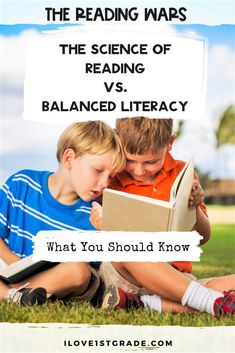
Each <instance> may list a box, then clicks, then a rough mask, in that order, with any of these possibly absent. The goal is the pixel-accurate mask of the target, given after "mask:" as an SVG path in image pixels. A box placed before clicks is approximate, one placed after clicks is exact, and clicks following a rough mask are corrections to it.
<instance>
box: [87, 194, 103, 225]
mask: <svg viewBox="0 0 235 353" xmlns="http://www.w3.org/2000/svg"><path fill="white" fill-rule="evenodd" d="M89 219H90V222H91V224H92V225H93V227H94V228H95V229H96V230H101V226H102V206H101V205H100V204H99V203H98V202H95V201H94V202H92V209H91V215H90V218H89Z"/></svg>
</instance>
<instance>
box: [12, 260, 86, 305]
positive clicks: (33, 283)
mask: <svg viewBox="0 0 235 353" xmlns="http://www.w3.org/2000/svg"><path fill="white" fill-rule="evenodd" d="M90 277H91V273H90V269H89V266H88V264H87V263H85V262H66V263H60V264H58V265H56V266H55V267H52V268H50V269H49V270H46V271H43V272H40V273H38V274H36V275H34V276H31V277H29V278H27V279H26V280H25V281H22V282H19V283H17V284H15V285H12V287H15V288H18V287H20V286H22V285H24V284H25V283H27V282H29V284H27V287H31V288H36V287H44V288H45V289H46V290H47V292H48V293H50V294H55V295H56V296H57V297H59V298H63V297H65V296H67V295H71V296H77V295H80V294H82V293H84V292H85V290H86V289H87V287H88V284H89V281H90Z"/></svg>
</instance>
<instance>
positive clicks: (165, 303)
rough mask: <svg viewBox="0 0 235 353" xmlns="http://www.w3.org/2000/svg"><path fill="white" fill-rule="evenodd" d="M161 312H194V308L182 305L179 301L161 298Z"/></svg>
mask: <svg viewBox="0 0 235 353" xmlns="http://www.w3.org/2000/svg"><path fill="white" fill-rule="evenodd" d="M162 312H163V313H165V312H171V313H179V314H180V313H195V312H196V310H194V309H192V308H189V307H188V306H184V305H182V304H180V303H176V302H173V301H170V300H167V299H162Z"/></svg>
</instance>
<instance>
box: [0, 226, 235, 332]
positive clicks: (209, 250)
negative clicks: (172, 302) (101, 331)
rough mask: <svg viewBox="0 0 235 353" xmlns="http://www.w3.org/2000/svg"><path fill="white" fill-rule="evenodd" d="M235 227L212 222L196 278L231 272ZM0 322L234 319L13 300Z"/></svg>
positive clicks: (203, 322)
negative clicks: (27, 303)
mask: <svg viewBox="0 0 235 353" xmlns="http://www.w3.org/2000/svg"><path fill="white" fill-rule="evenodd" d="M234 248H235V227H234V225H214V226H213V236H212V238H211V240H210V241H209V242H208V243H207V244H206V245H204V246H203V250H204V253H203V254H202V256H201V262H200V263H195V264H194V269H195V271H194V273H195V275H197V276H198V277H211V276H216V275H217V276H218V275H223V274H231V273H234V272H235V271H234V269H235V257H234ZM0 321H1V322H18V323H23V322H25V323H51V322H56V323H73V324H78V325H79V324H92V325H104V324H116V325H125V324H126V325H156V326H158V325H180V326H221V325H224V326H225V325H226V326H231V325H232V326H234V325H235V318H220V319H217V318H215V317H213V316H212V315H209V314H204V313H203V314H201V313H195V314H191V315H190V314H170V313H167V314H162V315H159V314H157V313H155V312H154V311H150V310H141V309H140V310H132V311H129V312H126V311H124V310H118V311H113V312H105V311H104V310H101V309H96V308H93V307H92V306H91V305H89V304H88V303H86V304H82V305H69V306H64V305H63V304H62V303H60V302H58V303H48V304H45V305H43V306H42V307H38V306H34V307H17V306H16V305H14V304H12V303H6V302H3V301H2V302H0Z"/></svg>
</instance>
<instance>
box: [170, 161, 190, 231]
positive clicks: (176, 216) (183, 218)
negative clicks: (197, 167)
mask: <svg viewBox="0 0 235 353" xmlns="http://www.w3.org/2000/svg"><path fill="white" fill-rule="evenodd" d="M193 180H194V167H193V162H192V161H190V162H189V164H187V165H186V169H184V175H183V177H182V179H181V181H180V184H178V190H177V195H176V199H175V206H174V213H173V219H172V229H171V230H173V231H188V230H191V229H192V227H193V225H194V224H195V222H196V210H195V208H189V207H188V202H189V196H190V194H191V190H192V186H193Z"/></svg>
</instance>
